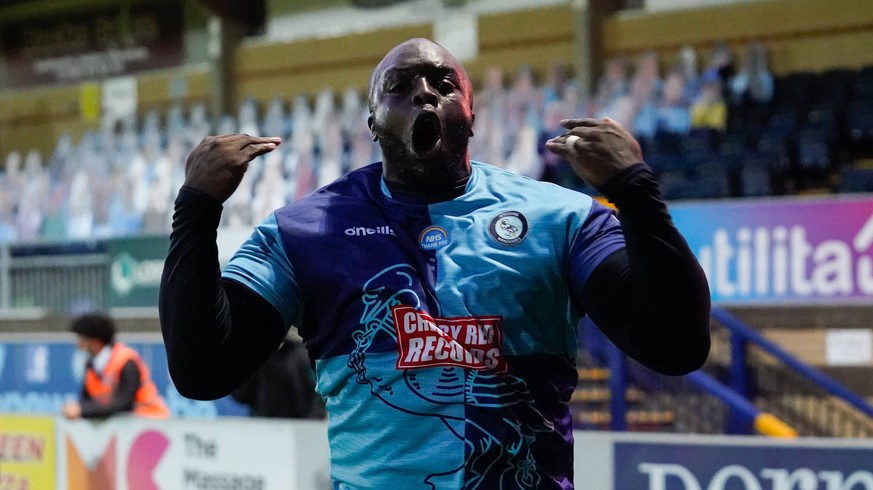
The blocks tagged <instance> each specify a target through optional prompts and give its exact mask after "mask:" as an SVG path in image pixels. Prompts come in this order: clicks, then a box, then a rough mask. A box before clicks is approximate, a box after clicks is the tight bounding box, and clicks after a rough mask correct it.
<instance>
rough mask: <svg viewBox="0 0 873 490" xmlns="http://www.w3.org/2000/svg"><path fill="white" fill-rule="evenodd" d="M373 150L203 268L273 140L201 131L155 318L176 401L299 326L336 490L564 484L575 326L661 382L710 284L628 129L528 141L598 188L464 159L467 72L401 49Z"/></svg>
mask: <svg viewBox="0 0 873 490" xmlns="http://www.w3.org/2000/svg"><path fill="white" fill-rule="evenodd" d="M368 101H369V118H368V125H369V130H370V133H371V135H372V137H373V138H374V140H375V141H377V142H378V143H379V145H380V147H381V149H382V155H383V160H382V161H381V162H377V163H373V164H372V165H369V166H365V167H363V168H360V169H358V170H354V171H352V172H349V173H348V174H346V175H344V176H342V177H340V178H339V179H337V180H336V181H334V182H332V183H330V184H328V185H327V186H325V187H323V188H321V189H318V190H317V191H315V192H314V193H313V194H311V195H309V196H308V197H305V198H303V199H300V200H298V201H296V202H293V203H291V204H288V205H286V206H284V207H282V208H279V209H277V210H276V211H275V212H274V213H272V214H271V215H270V216H269V217H268V218H267V219H266V220H264V221H263V222H262V223H261V224H260V225H258V226H257V227H256V228H255V229H254V231H253V233H252V235H251V237H250V238H249V239H248V241H247V242H246V243H244V244H243V245H242V246H241V248H240V249H239V250H238V251H237V252H236V254H235V255H234V256H233V257H232V258H231V259H230V261H229V262H228V263H227V265H226V266H225V267H224V269H223V270H222V269H220V268H219V263H218V258H217V247H216V243H215V240H216V226H217V225H218V223H219V221H220V218H221V212H222V203H223V202H224V201H225V200H226V199H227V198H228V197H229V196H230V195H231V194H233V192H234V190H235V189H236V186H237V185H238V183H239V182H240V179H241V178H242V176H243V175H244V173H245V171H246V168H247V166H248V164H249V162H250V161H251V160H252V159H253V158H255V157H256V156H258V155H262V154H265V153H268V152H270V151H273V150H274V149H275V148H276V147H277V146H278V145H279V144H281V140H280V139H278V138H274V137H252V136H248V135H242V134H237V135H221V136H214V137H209V138H206V139H205V140H204V141H203V142H202V143H201V144H200V145H199V146H198V147H196V148H195V149H194V150H193V151H192V153H191V154H190V156H189V158H188V161H187V164H186V180H185V184H184V185H183V186H182V188H181V189H180V190H179V194H178V196H177V198H176V204H175V206H176V207H175V215H174V221H173V231H172V233H171V235H170V238H171V246H170V250H169V255H168V258H167V260H166V262H165V267H164V275H163V277H162V281H161V293H160V317H161V328H162V332H163V335H164V339H165V344H166V347H167V354H168V361H169V367H170V372H171V375H172V377H173V380H174V382H175V384H176V387H177V388H178V389H179V391H180V392H181V393H182V394H184V395H186V396H189V397H192V398H198V399H212V398H217V397H221V396H224V395H226V394H227V393H229V392H231V391H232V390H233V389H234V388H235V387H236V386H238V385H239V384H241V383H242V382H243V381H244V380H246V379H247V378H248V377H249V376H251V373H253V372H254V371H255V370H257V369H258V367H259V366H260V365H261V364H262V363H263V362H264V360H265V359H267V357H269V356H270V354H271V353H272V352H273V351H275V349H276V346H278V345H279V343H280V342H281V341H282V338H283V337H284V335H285V333H286V331H287V330H288V328H289V326H291V325H295V326H297V327H298V328H299V334H300V336H301V337H302V338H303V340H304V342H305V345H306V348H307V351H308V354H309V357H310V359H311V361H312V363H313V366H314V372H315V377H316V391H317V392H318V393H319V394H320V395H321V396H322V397H323V398H324V400H325V404H326V407H327V412H328V437H329V444H330V453H331V477H332V479H333V480H334V485H335V488H340V489H359V488H360V489H363V488H373V489H376V488H390V487H392V486H393V487H395V488H438V489H458V488H572V487H573V479H574V475H573V442H572V441H573V436H572V422H571V420H572V419H571V416H570V415H571V414H570V409H569V405H568V402H569V399H570V395H571V394H572V392H573V389H574V387H575V385H576V379H577V374H576V369H575V354H576V326H577V324H578V321H579V320H580V318H581V317H582V316H583V315H589V316H590V318H591V319H592V320H594V321H595V322H596V323H597V325H598V326H599V328H600V329H601V330H603V331H604V332H605V333H606V335H607V336H608V337H609V338H610V339H611V340H612V341H613V342H614V343H615V344H616V345H618V346H619V347H620V348H621V349H622V350H623V351H624V352H626V353H627V354H628V355H630V356H631V357H633V358H634V359H636V360H637V361H639V362H641V363H643V364H644V365H646V366H648V367H649V368H651V369H654V370H656V371H658V372H661V373H664V374H668V375H681V374H685V373H688V372H690V371H693V370H695V369H698V368H699V367H700V366H701V365H702V364H703V363H704V361H705V360H706V357H707V355H708V352H709V346H710V337H709V311H710V296H709V288H708V285H707V282H706V278H705V276H704V274H703V271H702V269H701V268H700V266H699V264H698V263H697V261H696V259H695V258H694V255H693V254H692V252H691V250H690V249H689V248H688V245H687V243H686V242H685V240H684V239H683V237H682V236H681V235H680V234H679V232H678V231H677V230H676V228H675V226H674V225H673V223H672V221H671V219H670V215H669V213H668V210H667V207H666V205H665V204H664V202H663V200H662V199H661V196H660V192H659V190H658V185H657V182H656V180H655V179H654V177H653V176H652V173H651V170H650V169H649V168H648V166H647V165H646V164H645V163H643V155H642V152H641V150H640V146H639V144H638V143H637V142H636V140H635V139H634V138H633V137H632V136H631V135H630V134H629V133H628V132H627V131H626V130H625V129H624V128H623V127H621V126H620V125H618V124H617V123H615V122H614V121H612V120H610V119H567V120H563V121H562V122H561V124H562V126H563V128H564V130H565V132H564V133H563V134H561V135H557V136H556V137H554V138H552V139H550V140H549V141H548V142H547V143H546V147H547V149H548V150H550V151H552V152H554V153H555V154H557V155H559V156H560V157H562V158H564V159H565V160H567V161H568V162H569V163H570V164H571V166H572V167H573V169H574V170H575V171H576V172H577V174H578V175H579V176H580V177H581V178H582V179H584V180H585V181H586V182H587V183H589V184H590V185H592V186H594V187H596V188H597V189H598V190H599V191H601V192H603V194H604V195H605V196H606V197H608V198H609V199H610V200H611V201H612V202H613V203H615V204H616V206H617V208H618V214H617V215H616V213H615V212H614V211H613V210H612V209H611V208H608V207H606V206H603V205H601V204H599V203H598V202H596V201H594V200H593V199H592V198H591V197H589V196H587V195H585V194H581V193H578V192H574V191H571V190H569V189H565V188H562V187H559V186H557V185H554V184H549V183H545V182H540V181H536V180H533V179H530V178H526V177H522V176H519V175H516V174H513V173H511V172H508V171H506V170H502V169H499V168H497V167H494V166H491V165H488V164H487V163H483V162H475V161H471V160H470V158H469V154H468V142H469V139H470V138H471V137H473V134H474V120H475V115H474V111H473V93H472V88H471V84H470V80H469V78H468V76H467V73H466V72H465V70H464V68H463V66H462V65H461V63H460V62H459V61H458V60H457V59H456V58H455V57H454V56H452V55H451V54H450V53H449V52H448V51H447V50H446V49H444V48H443V47H442V46H440V45H438V44H436V43H433V42H432V41H430V40H427V39H420V38H419V39H410V40H408V41H405V42H402V43H400V44H399V45H397V46H395V47H394V48H393V49H391V50H390V51H389V52H388V53H387V55H386V56H385V57H384V58H383V59H382V61H381V62H380V63H379V64H378V65H377V66H376V68H375V69H374V71H373V73H372V75H371V77H370V83H369V93H368Z"/></svg>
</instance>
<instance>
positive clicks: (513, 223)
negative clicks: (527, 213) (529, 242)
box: [488, 211, 528, 246]
mask: <svg viewBox="0 0 873 490" xmlns="http://www.w3.org/2000/svg"><path fill="white" fill-rule="evenodd" d="M527 232H528V224H527V218H525V217H524V215H523V214H521V213H519V212H518V211H506V212H505V213H500V214H498V215H497V216H495V217H494V219H492V220H491V224H490V225H488V233H489V234H490V235H491V238H493V239H495V240H497V241H498V242H500V243H502V244H504V245H510V246H511V245H518V244H519V243H521V242H522V240H524V239H525V237H526V236H527Z"/></svg>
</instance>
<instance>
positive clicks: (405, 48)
mask: <svg viewBox="0 0 873 490" xmlns="http://www.w3.org/2000/svg"><path fill="white" fill-rule="evenodd" d="M414 60H419V61H420V62H430V63H434V64H437V65H449V66H451V67H453V68H454V69H455V70H456V71H457V72H458V74H459V75H460V78H461V80H460V82H461V83H463V84H464V87H463V90H464V92H465V93H466V94H467V95H468V97H469V99H470V103H471V105H472V100H473V90H472V85H471V83H470V78H469V76H467V71H466V70H465V69H464V65H462V64H461V62H460V61H459V60H458V59H457V58H455V57H454V56H453V55H452V53H450V52H449V50H447V49H446V48H444V47H442V46H441V45H439V44H437V43H435V42H433V41H431V40H430V39H426V38H423V37H416V38H412V39H408V40H406V41H403V42H402V43H400V44H398V45H397V46H394V47H393V48H391V50H390V51H388V53H387V54H386V55H385V57H384V58H382V61H380V62H379V64H378V65H376V68H375V69H373V73H372V74H371V75H370V85H369V90H368V96H367V103H368V107H369V108H370V111H371V112H372V111H373V110H374V108H375V103H376V99H377V98H378V95H379V92H380V91H381V90H382V89H383V87H382V83H383V80H384V74H385V71H386V70H389V69H391V68H397V67H401V66H402V65H403V64H407V63H414Z"/></svg>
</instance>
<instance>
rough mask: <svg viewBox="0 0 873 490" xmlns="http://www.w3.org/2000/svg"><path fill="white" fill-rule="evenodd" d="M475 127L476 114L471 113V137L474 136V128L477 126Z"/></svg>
mask: <svg viewBox="0 0 873 490" xmlns="http://www.w3.org/2000/svg"><path fill="white" fill-rule="evenodd" d="M475 125H476V113H475V112H471V113H470V137H472V136H473V126H475Z"/></svg>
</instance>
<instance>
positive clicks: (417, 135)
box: [412, 112, 442, 156]
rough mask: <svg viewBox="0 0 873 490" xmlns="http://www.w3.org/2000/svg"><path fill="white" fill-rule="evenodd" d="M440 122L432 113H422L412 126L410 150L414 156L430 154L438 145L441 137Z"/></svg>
mask: <svg viewBox="0 0 873 490" xmlns="http://www.w3.org/2000/svg"><path fill="white" fill-rule="evenodd" d="M441 129H442V128H441V127H440V120H439V118H438V117H437V115H436V114H434V113H432V112H422V113H421V114H419V115H418V117H416V118H415V122H414V123H413V124H412V149H413V151H415V154H416V155H419V156H424V155H427V154H430V153H432V152H433V151H434V150H435V149H436V148H437V146H438V145H439V143H440V141H441V137H442V130H441Z"/></svg>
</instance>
